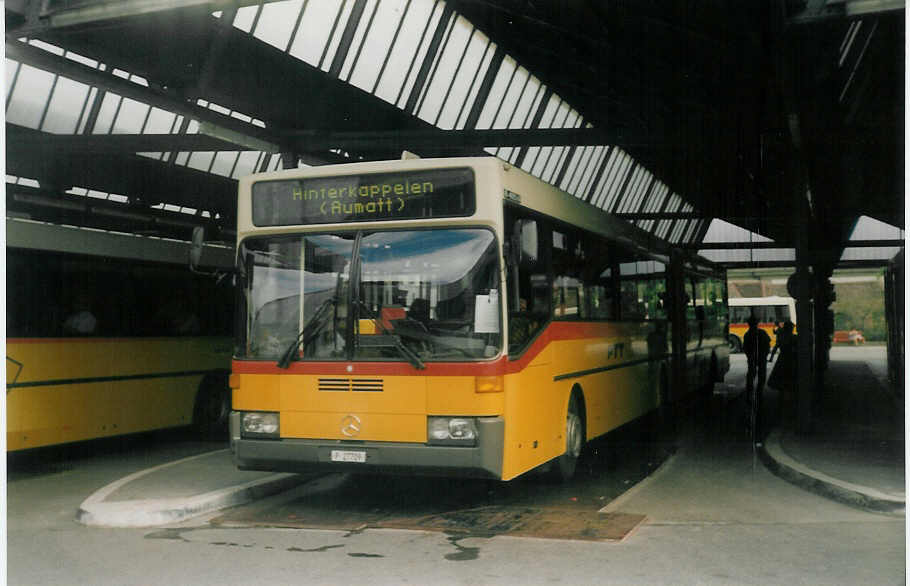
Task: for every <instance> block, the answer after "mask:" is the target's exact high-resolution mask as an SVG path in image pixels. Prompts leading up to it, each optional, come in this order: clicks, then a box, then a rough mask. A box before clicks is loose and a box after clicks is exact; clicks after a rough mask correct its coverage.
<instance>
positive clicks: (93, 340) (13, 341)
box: [6, 336, 226, 344]
mask: <svg viewBox="0 0 910 586" xmlns="http://www.w3.org/2000/svg"><path fill="white" fill-rule="evenodd" d="M219 337H220V338H224V337H226V336H153V337H139V338H101V337H97V336H96V337H91V338H87V337H86V338H83V337H79V336H73V337H72V338H7V339H6V343H7V344H65V343H70V344H72V343H73V342H76V343H79V344H86V343H88V344H99V343H101V342H117V343H126V342H154V341H165V340H188V339H193V338H219Z"/></svg>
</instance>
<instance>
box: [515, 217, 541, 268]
mask: <svg viewBox="0 0 910 586" xmlns="http://www.w3.org/2000/svg"><path fill="white" fill-rule="evenodd" d="M517 228H518V229H517V230H516V233H517V234H518V235H519V249H518V262H519V264H521V265H523V266H529V265H533V264H534V263H536V262H537V257H538V239H537V222H536V221H534V220H518V226H517Z"/></svg>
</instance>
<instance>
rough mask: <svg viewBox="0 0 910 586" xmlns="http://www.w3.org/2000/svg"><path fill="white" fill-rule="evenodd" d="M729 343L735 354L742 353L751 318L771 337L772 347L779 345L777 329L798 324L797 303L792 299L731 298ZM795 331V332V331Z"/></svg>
mask: <svg viewBox="0 0 910 586" xmlns="http://www.w3.org/2000/svg"><path fill="white" fill-rule="evenodd" d="M728 305H729V307H730V326H729V330H730V332H729V335H728V341H729V344H730V349H731V350H732V351H733V352H742V348H743V336H745V335H746V330H748V329H749V318H750V317H752V316H754V317H755V319H757V320H758V328H759V329H762V330H765V332H767V333H768V336H770V337H771V347H772V348H773V347H774V345H775V344H776V343H777V328H779V327H781V326H782V325H783V324H784V323H785V322H788V321H789V322H791V323H793V324H794V325H795V324H796V301H795V300H794V299H793V298H792V297H782V296H779V295H768V296H766V297H731V298H730V299H729V302H728ZM794 331H795V330H794Z"/></svg>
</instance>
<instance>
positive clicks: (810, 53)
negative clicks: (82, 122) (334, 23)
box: [5, 0, 905, 262]
mask: <svg viewBox="0 0 910 586" xmlns="http://www.w3.org/2000/svg"><path fill="white" fill-rule="evenodd" d="M349 1H353V2H360V1H362V0H349ZM244 3H245V4H250V3H251V2H243V3H240V2H238V3H231V2H204V1H201V0H198V1H196V2H174V1H167V0H141V1H133V2H129V3H127V2H123V3H119V4H122V5H123V6H128V7H131V8H130V9H129V10H125V11H124V14H125V15H123V16H118V17H116V18H110V17H108V16H105V17H104V18H100V17H99V18H93V17H92V14H95V13H94V12H91V11H92V9H94V8H95V7H97V6H98V5H100V3H98V2H93V1H91V0H89V1H84V2H79V1H78V0H58V1H54V0H50V1H48V0H44V1H38V0H34V1H29V0H9V1H7V2H6V4H5V7H6V28H7V42H6V52H7V56H8V57H10V58H12V59H15V60H17V61H20V62H23V63H29V64H32V65H35V66H36V67H41V68H44V69H47V70H50V71H55V72H59V73H60V74H61V75H64V76H67V77H71V78H73V79H77V80H80V81H83V82H84V83H87V84H90V85H96V86H99V87H102V88H106V89H108V90H110V91H115V92H118V93H121V94H122V95H125V96H127V97H130V96H132V97H135V99H137V100H141V101H143V102H145V103H149V104H152V105H156V106H159V107H161V108H163V109H168V110H170V111H172V112H177V113H182V114H185V115H187V116H190V117H193V118H195V119H198V120H200V121H201V122H208V123H212V124H217V125H218V126H219V127H221V128H225V129H228V130H236V131H237V132H240V133H242V134H244V135H245V136H247V137H252V138H254V139H258V140H262V141H265V142H267V143H270V144H273V145H276V148H277V149H278V150H280V151H281V152H283V153H293V154H294V155H295V156H299V157H301V158H302V159H303V160H305V161H314V162H332V161H335V160H338V159H339V155H338V150H340V151H343V152H346V153H349V154H350V155H352V156H355V157H357V158H364V159H384V158H397V157H398V156H399V155H400V152H401V150H403V149H406V150H410V151H413V152H416V153H418V154H420V155H422V156H434V155H447V154H479V153H481V152H482V150H481V147H483V146H491V145H493V144H494V142H493V141H494V140H499V141H503V142H508V141H512V142H513V143H515V144H524V145H529V144H553V143H552V142H548V141H554V140H557V139H555V138H554V137H553V136H552V135H548V133H547V132H546V131H539V132H532V133H525V134H522V135H520V136H518V135H508V136H502V135H494V131H476V132H473V133H472V132H471V131H469V130H468V131H459V132H456V131H450V132H444V131H439V130H437V129H435V128H433V127H432V126H431V125H429V124H427V123H426V122H423V121H421V120H419V119H418V118H417V117H416V116H413V115H412V114H410V113H408V112H407V111H402V110H400V109H399V108H397V107H395V106H393V105H390V104H388V103H386V102H384V101H382V100H379V99H377V98H375V97H373V96H371V95H370V94H368V93H366V92H363V91H361V90H360V89H358V88H356V87H354V86H352V85H349V84H347V83H344V82H342V81H339V80H338V79H337V76H333V75H331V72H328V73H327V72H324V71H322V70H319V69H317V68H314V67H312V66H310V65H307V64H305V63H303V62H301V61H299V60H297V59H295V58H293V57H291V56H290V55H288V54H286V53H284V52H282V51H279V50H277V49H275V48H274V47H272V46H270V45H267V44H265V43H263V42H261V41H259V40H257V39H255V38H253V37H251V36H250V35H248V34H245V33H243V32H242V31H240V30H238V29H235V28H233V27H230V26H223V25H221V24H220V21H219V19H216V18H214V17H213V16H212V11H213V10H218V9H226V10H230V9H232V8H236V7H237V6H239V5H241V4H244ZM112 4H118V3H116V2H114V3H111V2H106V3H104V4H103V6H105V7H107V8H109V7H110V6H111V5H112ZM190 4H192V5H190ZM861 4H862V5H868V3H865V4H863V3H857V2H850V1H844V0H827V1H825V0H806V1H796V0H781V1H777V2H774V1H772V2H761V1H754V2H752V1H749V2H743V1H741V0H698V1H695V2H693V1H691V0H666V1H661V2H656V1H644V0H609V1H603V2H601V1H595V0H553V1H543V0H535V1H532V0H452V1H450V2H449V5H448V6H449V7H450V8H452V9H454V11H455V12H456V13H458V14H461V15H463V16H464V17H466V18H467V19H468V20H469V21H471V22H472V23H473V24H474V25H475V26H476V27H477V28H478V29H479V30H481V31H483V32H484V33H485V34H486V35H488V36H489V37H490V38H492V39H493V41H494V42H495V43H497V44H498V45H499V46H500V47H501V48H503V49H504V50H505V52H506V53H508V54H509V55H510V56H512V57H513V58H515V59H516V61H517V62H518V63H520V64H521V65H523V66H524V67H526V68H527V69H528V70H530V71H531V72H533V73H534V75H536V76H537V77H538V78H539V79H541V80H542V81H543V83H545V84H547V85H548V86H549V87H551V88H552V89H553V90H554V91H555V92H556V93H558V94H559V95H560V96H561V97H562V98H563V99H564V100H566V101H567V102H568V103H570V104H571V105H572V106H573V107H574V108H575V109H576V110H578V111H579V112H580V113H581V114H582V115H583V117H584V119H585V120H586V121H587V122H590V123H591V124H593V125H594V126H595V127H596V129H597V130H596V131H591V132H581V131H579V132H578V133H577V135H576V136H577V139H578V140H579V141H587V144H592V143H593V144H603V143H604V142H603V141H608V142H609V144H617V145H619V146H620V147H622V148H623V149H625V150H626V151H627V152H629V153H631V154H632V155H633V156H634V157H635V158H636V159H637V160H639V161H640V162H641V163H642V164H643V165H644V166H645V167H647V168H648V169H649V170H651V171H652V172H653V173H654V174H655V175H657V176H658V177H659V178H660V179H661V180H663V181H664V182H665V183H666V184H667V185H669V186H670V187H671V188H672V189H673V190H675V191H677V192H678V193H680V194H681V195H682V196H683V197H684V199H686V200H687V201H689V202H690V203H692V204H693V205H694V206H695V207H696V209H697V212H698V213H699V214H700V215H702V216H703V217H706V218H713V217H718V218H721V219H726V220H728V221H730V222H732V223H734V224H737V225H739V226H742V227H744V228H748V229H751V230H754V231H757V232H759V233H761V234H764V235H766V236H768V237H770V238H773V239H774V240H776V241H777V242H779V243H781V244H783V245H791V246H792V245H793V244H794V243H795V241H796V239H797V235H798V234H800V233H808V237H809V247H810V248H811V249H813V250H814V251H816V252H818V253H819V255H820V258H819V260H820V262H826V258H821V257H827V261H829V262H833V260H834V259H836V258H838V257H839V255H840V249H841V247H842V243H843V241H844V240H845V239H846V238H847V237H848V236H849V234H850V231H851V229H852V227H853V225H854V223H855V221H856V219H857V218H858V217H859V216H860V215H868V216H871V217H873V218H876V219H879V220H882V221H884V222H887V223H889V224H892V225H895V226H900V227H902V226H903V225H904V207H903V204H904V168H903V167H904V92H903V87H904V42H905V40H904V36H905V27H904V21H905V14H904V9H903V2H902V1H901V2H889V1H887V0H882V1H881V2H878V3H877V4H876V9H875V10H873V11H871V12H870V13H867V14H856V15H853V14H851V12H852V11H853V10H855V9H856V8H857V7H859V6H860V5H861ZM72 17H81V18H72ZM67 18H69V23H67ZM858 21H860V22H862V34H861V35H860V34H858V35H857V41H856V43H855V48H854V50H852V51H849V52H845V51H844V49H843V41H844V39H845V37H846V36H847V34H848V32H849V31H850V30H852V29H851V28H850V27H851V26H853V23H855V22H858ZM23 37H29V38H37V39H42V40H45V41H47V42H49V43H52V44H54V45H57V46H60V47H64V48H66V49H68V50H71V51H75V52H77V53H79V54H81V55H84V56H87V57H91V58H93V59H96V60H98V61H101V62H104V63H107V64H110V65H112V66H114V67H119V68H122V69H124V70H126V71H129V72H131V73H134V74H137V75H141V76H142V77H144V78H146V79H147V80H148V81H149V87H148V88H141V87H138V86H136V85H135V84H130V83H128V82H125V81H123V80H121V79H120V78H117V77H115V76H113V75H110V74H108V73H103V72H99V71H97V70H94V69H91V68H89V67H86V66H83V65H80V64H78V63H75V62H73V61H70V60H67V59H63V58H61V57H56V56H54V55H52V54H50V53H47V52H45V51H41V50H40V49H36V48H34V47H31V46H28V45H26V44H25V43H22V42H21V41H20V40H19V39H20V38H23ZM197 98H204V99H205V100H208V101H211V102H215V103H217V104H220V105H222V106H225V107H227V108H231V109H234V110H237V111H240V112H244V113H247V114H249V115H251V116H253V117H255V118H258V119H259V120H262V121H264V122H265V128H261V129H259V128H254V127H251V126H249V125H246V124H244V125H242V126H243V127H242V128H240V126H239V125H238V123H237V121H236V120H233V119H231V118H228V117H227V116H223V115H220V114H218V113H216V112H213V111H211V110H208V109H204V108H201V107H199V106H197V105H196V99H197ZM6 132H7V150H6V152H7V160H6V165H7V173H10V174H14V175H20V176H26V177H33V178H37V179H39V181H40V182H41V185H42V192H44V197H50V198H54V197H56V198H58V199H66V197H65V196H64V195H63V194H62V192H63V191H65V190H66V189H68V188H69V187H70V186H72V185H91V186H93V187H95V188H97V189H104V190H108V191H112V192H117V193H126V194H129V196H130V204H131V208H135V209H137V210H139V211H142V209H143V208H145V207H146V206H150V205H154V204H156V203H162V202H163V203H175V204H177V205H187V206H191V207H200V208H203V207H204V208H205V209H211V210H215V211H217V212H218V213H219V214H220V216H221V218H222V219H223V220H224V222H226V223H227V224H230V223H231V222H232V221H233V218H234V211H233V207H234V185H235V182H234V181H232V180H230V179H225V178H222V177H216V176H212V175H209V174H206V173H201V172H198V171H194V170H192V169H187V168H183V167H178V166H174V165H170V164H167V162H159V161H152V160H148V159H144V158H142V157H139V156H137V155H135V154H134V153H136V152H144V151H176V150H181V149H183V150H192V149H194V148H196V149H198V150H217V149H219V148H221V149H230V150H236V149H237V147H236V146H232V145H229V144H228V143H226V142H223V140H228V141H229V140H230V139H223V140H219V139H215V138H210V137H207V136H204V135H196V136H188V135H183V136H176V135H174V136H168V137H164V138H166V139H167V140H172V141H173V143H171V144H161V140H162V137H160V136H158V137H149V136H142V135H133V136H127V137H124V136H119V137H118V136H113V135H104V136H98V135H75V136H61V135H50V134H47V133H40V132H37V131H33V130H28V129H24V128H21V127H15V126H12V125H9V124H7V128H6ZM561 139H562V140H563V142H558V143H556V144H566V142H565V136H563V137H561ZM598 140H600V141H601V142H597V141H598ZM47 186H50V189H48V187H47ZM8 191H16V190H10V189H9V188H8ZM807 191H808V193H809V194H810V195H809V196H808V197H809V199H810V206H809V208H808V209H809V210H810V211H809V212H805V211H804V209H803V207H801V206H800V202H801V201H804V196H805V194H806V193H807ZM11 197H12V194H11V193H8V195H7V206H8V208H10V209H17V207H19V208H24V207H27V205H26V204H23V203H21V202H17V201H13V200H11V199H10V198H11ZM79 205H81V204H80V203H78V202H77V203H73V205H72V206H71V207H70V209H66V207H65V206H58V207H57V208H56V211H55V212H54V213H55V214H57V215H58V216H61V217H65V216H74V215H78V214H80V213H81V212H80V211H79V210H78V209H77V208H79ZM206 206H207V207H206ZM31 211H34V210H31ZM83 211H84V210H83ZM81 218H82V221H84V222H86V223H90V220H89V219H88V217H87V215H86V214H84V213H83V214H82V216H81ZM69 219H70V221H75V220H73V219H72V217H70V218H69ZM121 222H122V223H123V224H124V226H127V225H129V220H128V219H122V220H121ZM134 227H135V224H134ZM228 227H229V226H228Z"/></svg>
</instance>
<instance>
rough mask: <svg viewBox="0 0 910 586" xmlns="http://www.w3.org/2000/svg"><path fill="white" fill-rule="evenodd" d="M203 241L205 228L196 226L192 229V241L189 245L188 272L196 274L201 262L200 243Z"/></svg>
mask: <svg viewBox="0 0 910 586" xmlns="http://www.w3.org/2000/svg"><path fill="white" fill-rule="evenodd" d="M204 240H205V228H203V227H202V226H196V227H194V228H193V239H192V242H191V243H190V270H191V271H193V272H194V273H195V272H198V270H199V265H200V263H201V261H202V243H203V241H204Z"/></svg>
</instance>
